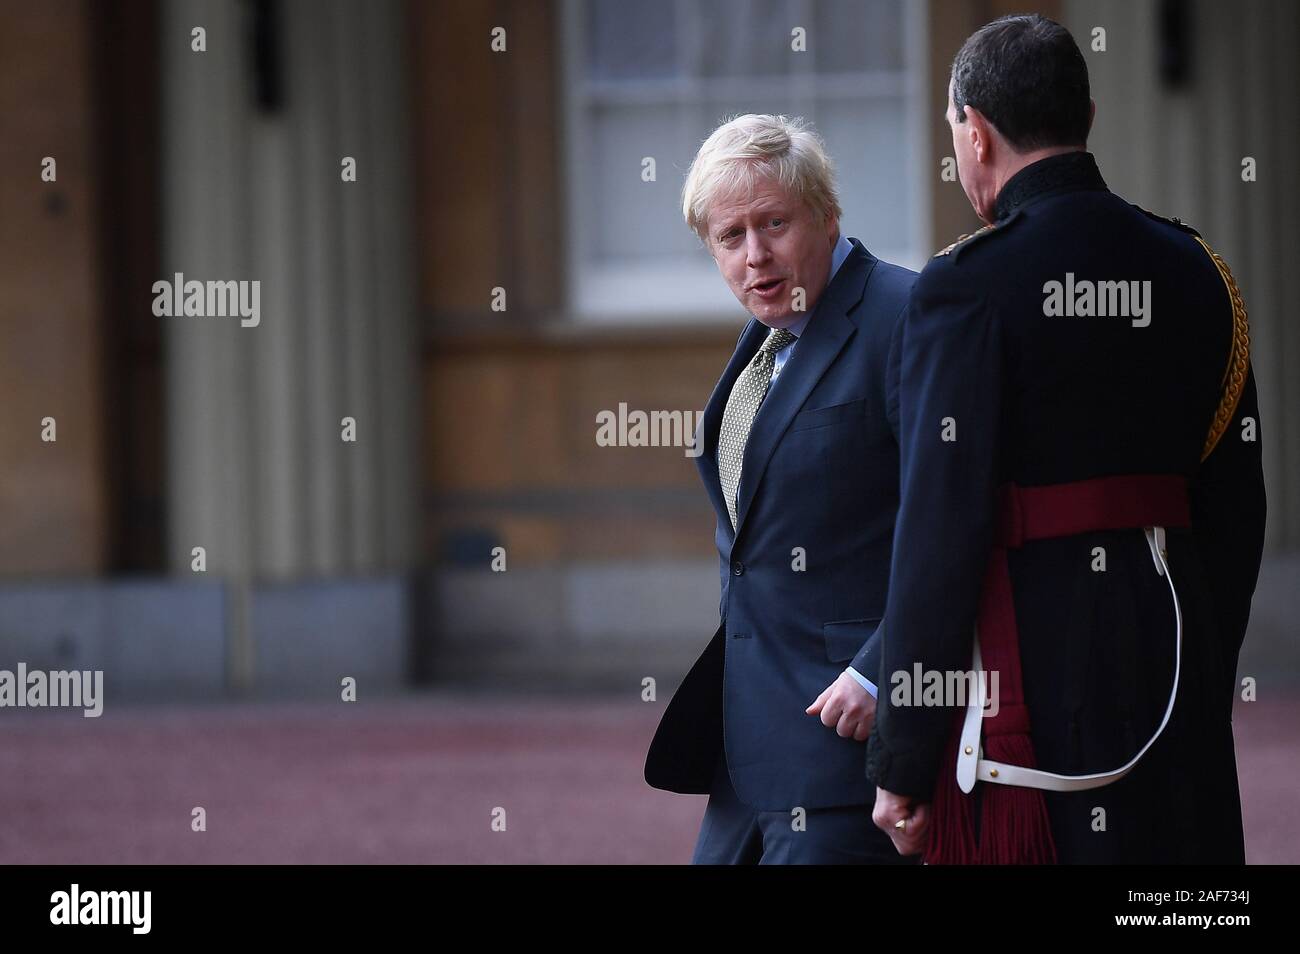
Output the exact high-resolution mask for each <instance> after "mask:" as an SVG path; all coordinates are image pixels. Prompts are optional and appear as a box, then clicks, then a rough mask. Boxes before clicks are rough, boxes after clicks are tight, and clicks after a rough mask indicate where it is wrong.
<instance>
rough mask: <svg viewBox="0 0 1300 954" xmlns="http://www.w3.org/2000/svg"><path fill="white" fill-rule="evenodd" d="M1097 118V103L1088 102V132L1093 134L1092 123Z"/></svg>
mask: <svg viewBox="0 0 1300 954" xmlns="http://www.w3.org/2000/svg"><path fill="white" fill-rule="evenodd" d="M1096 118H1097V101H1096V100H1095V99H1090V100H1088V132H1092V121H1093V120H1094V119H1096Z"/></svg>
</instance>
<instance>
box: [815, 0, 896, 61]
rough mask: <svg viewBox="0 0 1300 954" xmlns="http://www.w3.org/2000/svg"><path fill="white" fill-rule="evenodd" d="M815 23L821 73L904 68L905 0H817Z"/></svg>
mask: <svg viewBox="0 0 1300 954" xmlns="http://www.w3.org/2000/svg"><path fill="white" fill-rule="evenodd" d="M813 23H814V25H815V26H814V27H812V28H810V36H809V37H808V49H809V50H810V51H812V52H813V53H814V54H815V56H816V60H817V71H818V72H819V73H859V72H863V71H866V70H889V71H897V70H901V69H902V68H903V0H814V3H813Z"/></svg>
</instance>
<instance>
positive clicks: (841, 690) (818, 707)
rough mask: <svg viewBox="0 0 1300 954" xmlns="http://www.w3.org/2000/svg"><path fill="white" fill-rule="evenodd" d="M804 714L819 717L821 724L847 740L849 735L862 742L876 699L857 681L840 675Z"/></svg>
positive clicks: (867, 734)
mask: <svg viewBox="0 0 1300 954" xmlns="http://www.w3.org/2000/svg"><path fill="white" fill-rule="evenodd" d="M804 712H806V713H807V714H808V715H820V716H821V717H822V725H824V726H826V727H827V728H830V729H834V730H835V732H836V734H838V735H841V736H843V737H844V738H846V739H847V738H849V736H852V737H853V738H854V739H856V740H857V741H858V742H865V741H867V736H869V735H871V726H872V725H873V724H874V723H875V721H876V700H875V699H873V698H872V696H871V693H869V692H867V690H865V689H863V688H862V686H861V685H859V683H858V681H857V680H856V679H854V678H853V677H852V676H850V675H849V674H848V673H847V672H842V673H840V677H839V678H838V679H836V680H835V681H834V682H833V683H831V684H830V685H829V686H827V687H826V688H825V689H823V690H822V694H821V695H820V696H818V697H817V701H816V702H814V703H813V704H812V705H810V706H809V707H808V708H807V709H805V710H804Z"/></svg>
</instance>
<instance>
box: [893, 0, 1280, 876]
mask: <svg viewBox="0 0 1300 954" xmlns="http://www.w3.org/2000/svg"><path fill="white" fill-rule="evenodd" d="M1094 109H1095V105H1094V104H1093V103H1092V100H1091V99H1090V95H1089V88H1088V73H1087V66H1086V64H1085V62H1084V59H1083V56H1082V54H1081V53H1080V51H1079V48H1078V46H1077V45H1076V44H1075V42H1074V39H1073V38H1072V37H1071V36H1070V34H1069V33H1068V32H1067V31H1066V30H1065V29H1064V28H1063V27H1061V26H1060V25H1059V24H1057V23H1055V22H1053V21H1051V20H1049V19H1046V18H1044V17H1041V16H1013V17H1005V18H1002V19H1000V20H997V21H995V22H993V23H990V24H988V25H987V26H985V27H983V28H982V29H980V30H979V31H978V32H976V33H975V34H974V35H973V36H971V37H970V39H968V40H967V41H966V43H965V45H964V46H963V47H962V48H961V51H960V52H959V53H958V54H957V57H956V59H955V60H954V62H953V66H952V74H951V79H950V83H949V104H948V121H949V124H950V127H951V130H952V136H953V146H954V149H955V150H956V159H957V167H958V173H959V178H960V180H961V183H962V186H963V189H964V190H965V192H966V195H967V197H968V198H969V199H970V201H971V203H972V205H973V206H974V208H975V211H976V213H977V214H978V215H979V217H980V218H981V219H982V220H983V221H984V222H985V223H987V224H986V226H985V227H984V228H982V229H981V230H980V231H979V232H977V233H975V234H974V235H972V236H969V237H966V238H965V239H964V240H962V241H959V242H957V243H955V244H954V245H951V246H949V247H948V248H946V249H944V250H943V251H942V252H941V253H939V254H938V255H937V256H935V258H934V259H933V260H931V262H930V263H929V265H928V266H927V267H926V268H925V270H924V271H923V272H922V274H921V276H920V277H919V278H918V280H917V282H916V284H915V286H914V288H913V291H912V294H911V297H910V300H909V304H908V310H907V314H906V316H905V319H904V325H903V334H902V344H901V360H900V367H899V375H900V381H899V413H900V438H899V440H900V482H901V499H900V504H899V514H898V522H897V528H896V536H895V542H894V550H893V558H892V561H893V562H892V569H891V574H890V584H889V594H888V599H887V603H886V613H885V616H884V619H883V621H882V623H881V630H882V633H883V651H882V660H881V668H880V671H879V672H878V673H875V674H869V676H872V675H873V676H874V679H875V682H876V683H877V685H878V686H879V687H880V705H879V708H878V711H877V721H876V725H875V727H874V730H873V732H872V735H871V737H870V739H869V741H868V748H867V775H868V777H870V778H872V779H874V781H875V782H876V784H877V785H878V791H877V797H876V803H875V809H874V819H875V821H876V823H877V825H879V826H880V827H881V828H882V829H884V830H885V831H886V833H888V834H889V835H890V837H891V838H892V839H893V840H894V843H895V845H896V847H897V848H898V850H899V851H900V853H903V854H912V853H916V852H922V853H924V855H925V858H926V860H928V861H931V862H938V863H942V862H1051V861H1058V862H1071V863H1077V862H1157V863H1161V862H1163V863H1170V862H1173V863H1179V862H1219V863H1241V862H1242V861H1243V843H1242V828H1241V809H1240V799H1239V794H1238V786H1237V776H1236V763H1235V754H1234V748H1233V737H1232V725H1231V710H1232V703H1233V699H1234V687H1235V678H1236V677H1235V672H1236V664H1237V655H1238V650H1239V649H1240V646H1241V642H1242V637H1243V634H1244V632H1245V626H1246V620H1247V617H1248V615H1249V611H1250V600H1251V595H1252V593H1253V591H1254V587H1255V581H1256V577H1257V574H1258V570H1259V563H1260V555H1261V551H1262V541H1263V534H1264V510H1265V501H1264V487H1263V478H1262V470H1261V464H1260V450H1259V448H1260V443H1259V439H1258V437H1259V432H1258V428H1259V421H1258V418H1259V411H1258V407H1257V403H1256V395H1255V385H1254V381H1253V378H1252V375H1251V371H1250V364H1249V354H1248V344H1249V338H1248V333H1247V323H1246V322H1247V319H1246V311H1245V306H1244V304H1243V302H1242V298H1241V295H1240V293H1239V292H1238V290H1237V288H1236V285H1235V283H1234V281H1233V279H1232V276H1231V273H1230V271H1229V270H1228V267H1227V265H1225V264H1224V262H1223V261H1222V260H1221V259H1220V258H1219V257H1218V256H1217V255H1215V254H1214V253H1213V252H1212V251H1211V250H1210V248H1209V246H1208V245H1206V243H1205V242H1204V241H1203V240H1202V239H1201V237H1200V236H1199V235H1198V234H1197V233H1196V232H1195V231H1194V230H1193V229H1192V228H1190V227H1188V226H1186V225H1184V224H1182V223H1180V222H1179V221H1178V220H1177V219H1164V218H1161V217H1159V216H1156V215H1153V214H1151V213H1149V212H1146V211H1144V210H1143V209H1141V208H1138V207H1137V206H1134V205H1131V204H1129V203H1128V202H1126V201H1125V200H1124V199H1122V198H1120V197H1119V196H1117V195H1115V194H1114V193H1113V192H1111V191H1110V190H1109V189H1108V188H1107V186H1106V183H1105V181H1104V179H1103V177H1102V174H1101V172H1100V170H1099V169H1098V166H1097V163H1096V162H1095V160H1094V158H1093V156H1092V154H1091V153H1089V152H1088V151H1087V145H1086V144H1087V136H1088V133H1089V130H1090V128H1091V125H1092V118H1093V113H1094ZM918 667H919V668H918ZM974 670H983V671H985V672H986V673H987V676H986V677H985V680H984V681H983V683H982V685H983V686H984V687H985V689H986V690H988V689H989V688H990V687H996V688H997V689H998V696H999V697H998V698H997V699H995V700H994V699H987V698H977V699H975V700H969V699H967V700H964V702H965V705H964V706H963V704H962V703H963V700H962V699H956V698H950V697H946V696H945V697H942V698H938V699H935V698H930V697H927V699H926V701H927V702H929V703H937V704H916V703H917V698H916V695H915V694H909V693H905V692H893V691H891V687H895V686H897V685H898V684H899V681H900V678H901V677H908V676H909V674H911V673H913V672H922V671H924V672H925V673H927V674H928V673H929V672H931V671H933V672H937V673H940V674H941V676H942V675H944V674H948V673H954V672H956V673H963V672H971V671H974ZM994 674H996V675H997V676H998V677H1000V678H996V679H995V678H993V677H994ZM949 684H952V683H949ZM970 684H972V685H973V684H975V683H974V682H973V681H972V682H971V683H970ZM985 703H994V704H988V705H987V706H986V707H985V705H984V704H985ZM994 712H996V714H995V715H994V714H993V713H994ZM985 716H991V717H985Z"/></svg>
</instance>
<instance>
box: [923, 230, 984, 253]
mask: <svg viewBox="0 0 1300 954" xmlns="http://www.w3.org/2000/svg"><path fill="white" fill-rule="evenodd" d="M992 228H996V226H994V225H985V226H983V227H982V228H978V229H976V230H975V231H974V232H971V233H969V234H967V235H961V236H958V238H957V241H955V242H953V243H952V244H951V245H949V246H948V247H947V248H941V249H940V250H939V251H937V252H935V253H934V257H935V258H938V257H939V256H940V255H947V254H948V253H949V252H951V251H952V250H953V249H955V248H956V247H957V246H958V245H960V244H961V243H962V242H964V241H966V240H967V239H973V238H975V237H976V236H977V235H983V234H984V233H985V232H987V231H989V229H992Z"/></svg>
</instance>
